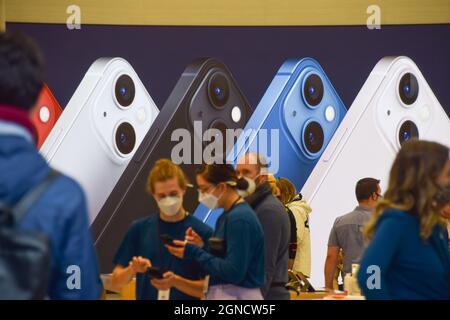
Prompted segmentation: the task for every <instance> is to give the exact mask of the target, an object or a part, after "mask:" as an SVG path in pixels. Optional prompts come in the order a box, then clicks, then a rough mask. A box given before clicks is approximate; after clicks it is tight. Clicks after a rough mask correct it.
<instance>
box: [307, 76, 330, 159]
mask: <svg viewBox="0 0 450 320" xmlns="http://www.w3.org/2000/svg"><path fill="white" fill-rule="evenodd" d="M302 91H303V98H304V99H305V101H306V103H307V104H308V105H309V106H310V107H316V106H317V105H319V103H320V102H321V101H322V98H323V93H324V87H323V82H322V79H321V78H320V77H319V75H317V74H314V73H312V74H310V75H309V76H308V77H307V78H306V80H305V81H304V83H303V88H302ZM324 140H325V136H324V132H323V129H322V126H321V125H320V123H318V122H317V121H310V122H308V123H307V124H306V126H305V128H304V130H303V137H302V141H303V146H304V147H305V149H306V150H307V151H308V153H310V154H311V155H315V154H317V153H318V152H319V151H320V150H321V149H322V147H323V144H324Z"/></svg>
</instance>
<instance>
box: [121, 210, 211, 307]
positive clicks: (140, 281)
mask: <svg viewBox="0 0 450 320" xmlns="http://www.w3.org/2000/svg"><path fill="white" fill-rule="evenodd" d="M189 227H192V229H194V230H195V231H196V232H197V233H198V234H199V235H200V237H201V238H202V239H203V240H204V241H207V239H209V238H210V237H211V235H212V229H211V228H210V227H208V226H207V225H206V224H204V223H202V222H201V221H200V220H198V219H197V218H195V217H193V216H186V218H185V219H183V220H181V221H178V222H166V221H163V220H161V218H160V217H159V214H152V215H150V216H149V217H146V218H143V219H140V220H137V221H135V222H133V224H132V225H131V227H130V228H129V229H128V231H127V233H126V235H125V238H124V239H123V241H122V244H121V245H120V247H119V250H118V251H117V253H116V256H115V258H114V261H113V262H114V264H116V265H121V266H123V267H126V266H128V264H129V262H130V260H131V259H132V258H133V257H135V256H142V257H144V258H147V259H149V260H150V261H151V263H152V266H154V267H159V268H160V269H161V271H163V272H166V271H172V272H174V273H175V274H177V275H180V276H182V277H184V278H187V279H190V280H199V279H201V278H202V277H203V276H204V275H203V274H202V272H201V268H200V267H199V265H198V264H197V263H196V262H195V261H187V260H184V259H178V258H176V257H175V256H173V255H172V254H170V252H169V251H168V250H167V249H166V248H165V247H164V244H163V243H162V242H161V240H160V238H159V235H161V234H167V235H169V236H171V237H172V238H174V239H176V240H184V237H185V233H186V229H187V228H189ZM157 297H158V291H157V290H156V288H154V287H153V286H152V285H151V283H150V279H149V277H148V276H147V274H145V273H138V274H137V275H136V299H138V300H156V299H157ZM170 299H171V300H177V299H183V300H188V299H195V298H194V297H191V296H188V295H186V294H184V293H182V292H181V291H178V290H177V289H176V288H172V289H171V290H170Z"/></svg>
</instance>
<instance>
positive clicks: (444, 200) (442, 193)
mask: <svg viewBox="0 0 450 320" xmlns="http://www.w3.org/2000/svg"><path fill="white" fill-rule="evenodd" d="M435 200H436V205H437V206H439V207H441V206H445V205H447V204H449V203H450V185H446V186H445V187H439V189H438V191H437V193H436V196H435Z"/></svg>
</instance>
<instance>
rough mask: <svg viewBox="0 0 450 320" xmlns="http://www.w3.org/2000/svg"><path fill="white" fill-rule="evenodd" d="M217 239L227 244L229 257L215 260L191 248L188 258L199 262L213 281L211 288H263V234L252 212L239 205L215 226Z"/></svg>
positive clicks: (245, 204)
mask: <svg viewBox="0 0 450 320" xmlns="http://www.w3.org/2000/svg"><path fill="white" fill-rule="evenodd" d="M214 237H217V238H221V239H224V240H225V243H226V254H225V256H224V257H223V258H220V257H216V256H214V255H212V254H210V253H209V252H208V251H206V250H204V249H202V248H199V247H196V246H194V245H191V244H187V245H186V250H185V253H184V254H185V258H187V259H193V260H195V261H197V262H198V263H199V264H200V265H201V266H202V268H203V270H204V271H205V273H207V274H208V275H210V276H211V278H210V283H209V284H210V285H216V284H234V285H238V286H241V287H244V288H260V287H261V286H262V285H263V283H264V234H263V231H262V227H261V224H260V223H259V221H258V218H257V217H256V214H255V212H254V211H253V209H252V208H251V207H250V206H249V205H248V204H247V203H246V202H241V203H238V204H236V205H235V206H234V207H233V208H231V209H230V210H229V211H228V212H224V213H222V215H221V216H220V217H219V219H218V220H217V222H216V229H215V232H214Z"/></svg>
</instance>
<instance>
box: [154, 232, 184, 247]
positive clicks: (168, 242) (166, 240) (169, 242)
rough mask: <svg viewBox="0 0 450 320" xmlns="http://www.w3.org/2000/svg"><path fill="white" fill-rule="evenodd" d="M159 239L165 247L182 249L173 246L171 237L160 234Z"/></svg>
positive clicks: (175, 245)
mask: <svg viewBox="0 0 450 320" xmlns="http://www.w3.org/2000/svg"><path fill="white" fill-rule="evenodd" d="M159 238H160V239H161V241H162V243H163V244H165V245H168V246H172V247H175V248H180V247H182V246H180V245H178V244H175V243H174V240H175V239H174V238H173V237H171V236H169V235H168V234H162V235H160V236H159Z"/></svg>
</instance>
